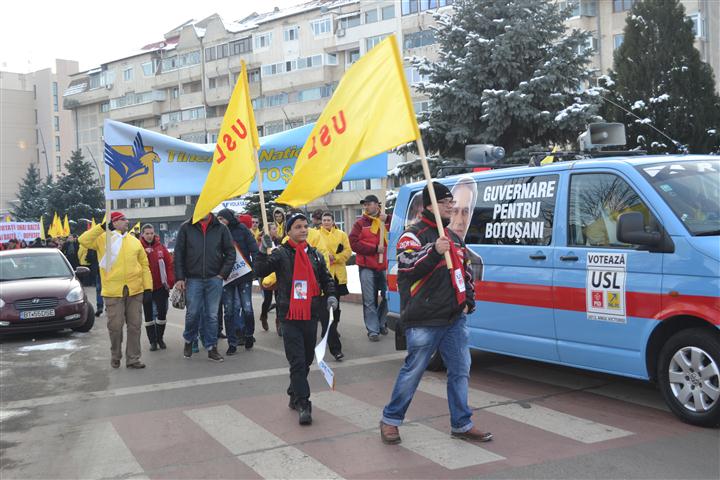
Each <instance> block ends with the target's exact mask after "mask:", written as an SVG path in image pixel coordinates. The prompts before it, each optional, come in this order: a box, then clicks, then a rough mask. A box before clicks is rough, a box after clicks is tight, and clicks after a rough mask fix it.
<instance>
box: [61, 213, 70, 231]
mask: <svg viewBox="0 0 720 480" xmlns="http://www.w3.org/2000/svg"><path fill="white" fill-rule="evenodd" d="M68 235H70V223H69V222H68V218H67V213H66V214H65V219H64V220H63V226H62V236H63V237H67V236H68Z"/></svg>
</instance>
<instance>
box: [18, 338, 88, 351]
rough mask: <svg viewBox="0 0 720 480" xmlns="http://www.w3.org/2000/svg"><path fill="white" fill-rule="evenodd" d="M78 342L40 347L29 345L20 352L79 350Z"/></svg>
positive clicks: (71, 341) (54, 343)
mask: <svg viewBox="0 0 720 480" xmlns="http://www.w3.org/2000/svg"><path fill="white" fill-rule="evenodd" d="M78 348H79V345H78V341H77V340H67V341H64V342H53V343H43V344H40V345H27V346H25V347H20V348H18V351H19V352H34V351H38V350H78Z"/></svg>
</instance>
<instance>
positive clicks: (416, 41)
mask: <svg viewBox="0 0 720 480" xmlns="http://www.w3.org/2000/svg"><path fill="white" fill-rule="evenodd" d="M434 43H435V32H433V31H432V30H422V31H420V32H411V33H405V34H403V48H404V49H405V50H409V49H411V48H419V47H426V46H428V45H433V44H434Z"/></svg>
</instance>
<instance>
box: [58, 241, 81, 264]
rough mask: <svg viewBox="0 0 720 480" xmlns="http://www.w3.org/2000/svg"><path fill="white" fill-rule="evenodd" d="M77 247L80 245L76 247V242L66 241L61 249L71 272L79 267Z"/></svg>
mask: <svg viewBox="0 0 720 480" xmlns="http://www.w3.org/2000/svg"><path fill="white" fill-rule="evenodd" d="M79 247H80V245H78V242H72V241H68V242H65V243H64V244H63V246H62V249H61V251H62V253H63V254H64V255H65V258H67V259H68V262H70V265H72V268H73V270H74V269H76V268H77V267H78V266H79V265H80V258H79V257H78V248H79Z"/></svg>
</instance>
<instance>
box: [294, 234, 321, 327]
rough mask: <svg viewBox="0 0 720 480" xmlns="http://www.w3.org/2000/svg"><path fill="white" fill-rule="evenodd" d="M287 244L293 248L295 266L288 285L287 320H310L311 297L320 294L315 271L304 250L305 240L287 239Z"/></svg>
mask: <svg viewBox="0 0 720 480" xmlns="http://www.w3.org/2000/svg"><path fill="white" fill-rule="evenodd" d="M288 245H290V246H291V247H292V248H294V249H295V266H294V267H293V278H292V284H291V285H290V308H289V309H288V313H287V317H286V318H287V319H288V320H310V307H311V306H312V297H316V296H318V295H320V287H318V283H317V280H316V279H315V271H314V270H313V268H312V264H311V263H310V258H308V255H307V252H306V251H305V249H306V248H307V242H300V243H295V242H293V241H292V240H290V239H288Z"/></svg>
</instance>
